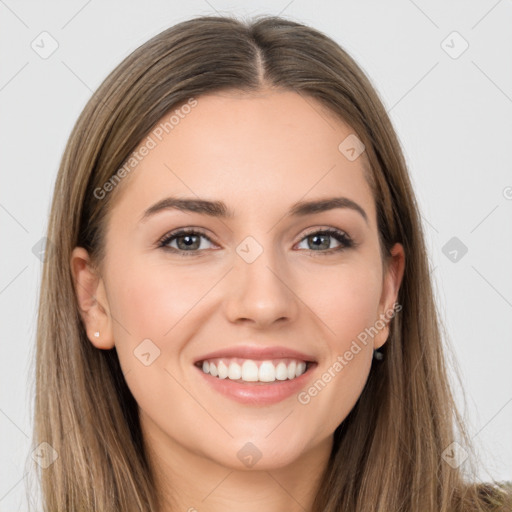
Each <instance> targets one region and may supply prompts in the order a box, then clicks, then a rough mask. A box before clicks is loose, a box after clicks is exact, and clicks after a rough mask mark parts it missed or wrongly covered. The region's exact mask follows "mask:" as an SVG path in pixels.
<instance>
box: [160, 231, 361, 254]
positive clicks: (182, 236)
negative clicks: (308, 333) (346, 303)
mask: <svg viewBox="0 0 512 512" xmlns="http://www.w3.org/2000/svg"><path fill="white" fill-rule="evenodd" d="M330 238H331V239H332V238H334V239H335V240H336V241H337V242H338V243H339V246H338V247H334V248H332V247H330V245H331V242H330V240H329V239H330ZM201 239H204V240H207V241H208V242H209V243H211V244H213V242H212V241H211V240H210V238H209V237H208V236H207V235H206V234H205V233H203V232H202V231H200V230H198V229H195V228H183V229H180V230H178V231H174V232H171V233H167V234H166V235H165V236H164V237H163V238H162V239H160V240H159V241H158V242H157V246H158V247H159V248H162V249H165V250H169V251H171V252H178V253H180V254H181V255H183V256H185V255H186V256H194V255H197V254H198V253H200V252H202V251H203V250H205V248H204V247H202V244H201ZM302 240H306V241H307V242H310V244H308V245H309V247H308V248H306V250H309V251H311V252H318V253H320V254H332V253H334V252H339V251H342V250H344V249H348V248H350V247H355V243H354V242H353V240H352V239H351V238H350V237H349V236H348V235H347V234H346V233H344V232H343V231H340V230H338V229H334V228H326V229H322V230H317V231H313V232H311V233H309V234H308V235H306V236H305V237H304V238H303V239H302ZM302 240H301V242H300V243H302ZM174 243H176V245H175V246H173V245H172V244H174ZM311 247H313V249H311ZM187 253H188V254H187Z"/></svg>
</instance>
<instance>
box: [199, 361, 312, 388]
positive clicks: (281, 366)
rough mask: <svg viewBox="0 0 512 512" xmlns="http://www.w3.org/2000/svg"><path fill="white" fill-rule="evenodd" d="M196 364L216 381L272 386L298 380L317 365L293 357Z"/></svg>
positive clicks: (200, 362)
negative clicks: (224, 380)
mask: <svg viewBox="0 0 512 512" xmlns="http://www.w3.org/2000/svg"><path fill="white" fill-rule="evenodd" d="M194 364H195V366H196V367H197V368H199V369H200V370H201V371H202V372H203V373H205V374H207V375H209V376H211V377H214V378H216V379H220V380H222V379H226V380H228V381H234V382H236V383H239V384H244V383H247V384H272V383H279V382H283V381H292V380H295V379H298V378H299V377H301V376H302V375H303V374H305V373H306V372H308V371H310V370H311V369H312V368H313V367H314V366H316V364H317V363H316V362H315V361H305V360H303V359H297V358H291V357H287V358H278V359H265V360H258V359H245V358H239V357H229V358H228V357H216V358H210V359H204V360H200V361H197V362H196V363H194Z"/></svg>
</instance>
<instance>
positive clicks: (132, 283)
mask: <svg viewBox="0 0 512 512" xmlns="http://www.w3.org/2000/svg"><path fill="white" fill-rule="evenodd" d="M125 270H126V271H125V272H123V271H122V270H121V269H117V270H116V271H114V272H113V273H111V279H110V283H109V284H110V287H111V289H113V290H114V292H113V295H114V296H113V297H112V298H111V299H112V304H113V307H112V313H113V315H117V316H116V319H117V320H119V322H120V323H122V324H123V327H124V328H125V329H123V328H121V327H120V326H116V325H115V324H116V322H114V328H115V329H116V330H117V334H118V335H119V336H118V337H116V338H115V339H116V341H117V340H119V341H122V340H123V339H124V338H125V337H126V331H128V332H129V333H130V335H131V337H134V338H137V339H138V338H141V339H143V338H154V339H159V340H160V339H162V338H164V337H166V336H170V337H172V330H173V329H174V327H175V326H177V325H178V324H179V322H180V321H181V320H182V319H183V318H184V317H185V316H186V315H187V313H189V312H190V311H191V309H193V307H194V305H196V304H197V303H198V302H199V300H200V299H201V297H202V296H203V295H204V294H205V293H206V292H207V291H208V289H209V288H211V286H212V282H214V279H213V277H212V276H210V278H208V277H207V276H202V275H201V274H198V272H197V271H192V270H190V271H188V270H187V269H185V268H184V267H178V268H176V269H169V268H168V264H167V265H166V267H165V268H163V267H162V264H160V265H151V264H149V265H148V264H145V265H136V264H134V265H131V266H129V267H128V266H127V267H126V269H125ZM109 300H110V298H109ZM133 341H135V340H133Z"/></svg>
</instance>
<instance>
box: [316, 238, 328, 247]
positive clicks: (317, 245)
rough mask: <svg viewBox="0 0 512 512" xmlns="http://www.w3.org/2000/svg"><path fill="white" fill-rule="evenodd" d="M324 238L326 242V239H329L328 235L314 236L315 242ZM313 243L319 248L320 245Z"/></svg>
mask: <svg viewBox="0 0 512 512" xmlns="http://www.w3.org/2000/svg"><path fill="white" fill-rule="evenodd" d="M322 238H323V239H324V240H326V239H327V238H328V235H314V236H313V240H321V239H322ZM313 243H314V244H315V246H316V247H318V246H319V244H316V243H315V242H313ZM321 243H322V242H320V244H321ZM327 248H329V242H328V241H327Z"/></svg>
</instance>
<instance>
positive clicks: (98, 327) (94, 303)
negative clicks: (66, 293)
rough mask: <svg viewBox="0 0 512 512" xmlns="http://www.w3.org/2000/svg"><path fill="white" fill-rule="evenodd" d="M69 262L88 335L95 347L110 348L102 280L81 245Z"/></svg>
mask: <svg viewBox="0 0 512 512" xmlns="http://www.w3.org/2000/svg"><path fill="white" fill-rule="evenodd" d="M70 265H71V273H72V275H73V284H74V287H75V294H76V297H77V302H78V308H79V310H80V316H81V318H82V322H83V324H84V327H85V330H86V332H87V337H88V338H89V340H90V342H91V343H92V344H93V345H94V346H95V347H96V348H99V349H103V350H105V349H107V350H108V349H111V348H113V347H114V339H113V334H112V322H111V316H110V313H109V306H108V301H107V294H106V291H105V286H104V282H103V279H102V278H101V276H100V275H99V274H98V273H97V271H96V270H95V269H94V268H93V266H92V264H91V260H90V257H89V253H88V252H87V250H86V249H84V248H83V247H75V248H74V249H73V252H72V254H71V261H70Z"/></svg>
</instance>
